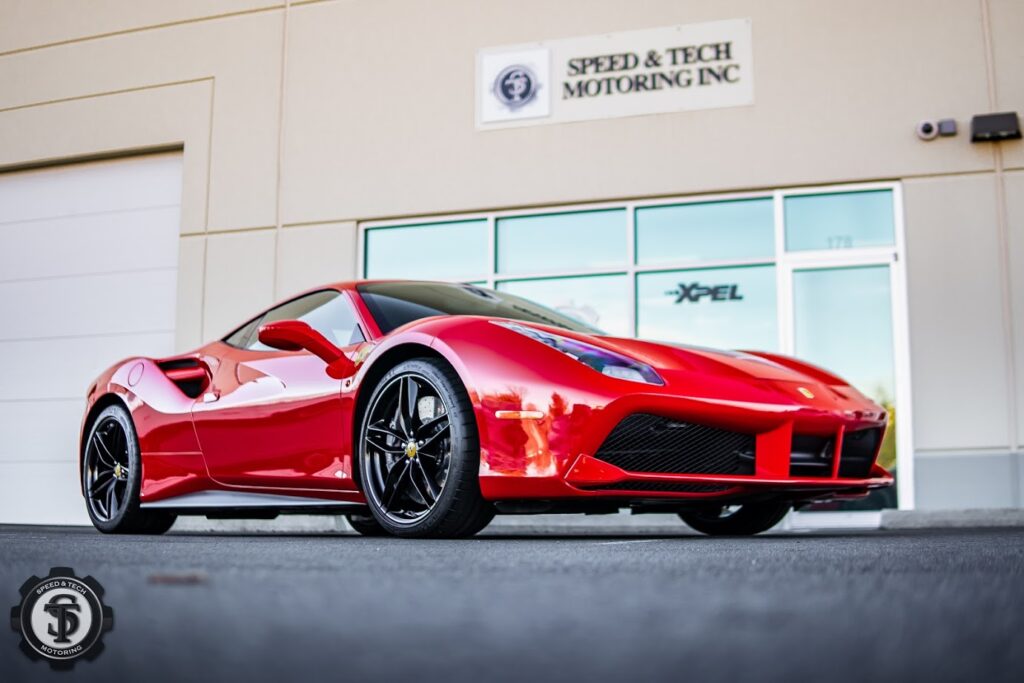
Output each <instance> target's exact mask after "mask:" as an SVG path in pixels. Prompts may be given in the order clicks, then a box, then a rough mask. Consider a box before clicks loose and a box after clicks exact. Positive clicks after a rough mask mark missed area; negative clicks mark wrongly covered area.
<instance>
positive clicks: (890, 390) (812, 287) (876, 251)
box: [776, 186, 911, 510]
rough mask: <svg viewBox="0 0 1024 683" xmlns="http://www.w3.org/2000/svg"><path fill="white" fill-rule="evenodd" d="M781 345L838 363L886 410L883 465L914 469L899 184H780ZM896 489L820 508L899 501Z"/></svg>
mask: <svg viewBox="0 0 1024 683" xmlns="http://www.w3.org/2000/svg"><path fill="white" fill-rule="evenodd" d="M779 200H780V201H779V202H778V203H777V210H778V211H779V214H780V215H779V216H778V219H779V220H778V221H777V226H778V232H777V235H776V239H777V245H778V247H779V253H780V259H779V266H778V270H779V299H780V328H781V330H780V331H781V346H782V348H783V349H784V352H786V353H788V354H791V355H793V356H796V357H797V358H801V359H804V360H807V361H809V362H811V363H814V364H816V365H820V366H822V367H824V368H828V369H829V370H831V371H833V372H835V373H836V374H838V375H839V376H840V377H843V378H844V379H846V380H847V381H849V382H850V383H851V384H852V385H853V386H855V387H857V388H858V389H859V390H860V391H861V392H863V393H864V394H865V395H867V396H869V397H870V398H872V399H873V400H875V401H876V402H877V403H879V404H880V405H882V406H883V407H885V408H886V409H887V410H888V411H889V429H888V430H887V431H886V435H885V439H884V441H883V443H882V447H881V450H880V452H879V458H878V462H879V464H880V465H882V466H883V467H885V468H886V469H888V470H889V471H891V472H893V474H894V475H896V477H897V482H898V484H899V486H898V488H899V490H900V491H907V492H909V489H908V488H907V484H906V482H903V481H902V480H901V478H907V477H910V476H911V474H910V472H909V467H906V468H904V467H900V465H901V464H903V463H905V462H909V461H910V456H911V445H910V440H909V439H910V430H909V429H906V428H901V426H903V425H905V424H906V421H904V419H905V418H907V417H908V413H909V398H908V396H909V394H908V391H909V389H908V374H909V369H908V368H907V365H908V359H907V355H906V336H905V335H906V330H905V325H906V320H905V316H904V315H903V306H902V302H903V297H904V294H903V292H904V284H903V272H902V263H901V261H900V260H899V253H900V247H899V240H900V239H901V231H900V230H899V229H898V228H899V226H898V219H899V207H898V203H899V201H898V187H892V186H890V187H867V188H864V189H858V188H842V189H841V190H839V191H834V192H828V191H822V190H814V191H794V192H784V193H780V197H779ZM907 498H908V500H907V501H900V497H899V496H897V489H896V488H893V489H886V490H882V491H875V492H872V493H871V495H870V496H869V497H868V498H866V499H863V500H858V501H849V502H844V503H834V504H827V505H825V506H817V507H816V508H814V509H841V510H877V509H879V508H883V507H897V505H898V503H900V502H903V503H904V504H905V505H906V504H909V502H910V501H909V499H910V495H908V496H907Z"/></svg>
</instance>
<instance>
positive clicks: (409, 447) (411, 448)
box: [405, 441, 419, 458]
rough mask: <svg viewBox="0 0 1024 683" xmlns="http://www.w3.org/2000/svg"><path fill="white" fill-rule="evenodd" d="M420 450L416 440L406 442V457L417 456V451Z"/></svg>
mask: <svg viewBox="0 0 1024 683" xmlns="http://www.w3.org/2000/svg"><path fill="white" fill-rule="evenodd" d="M418 450H419V449H418V448H417V447H416V442H415V441H410V442H409V443H407V444H405V455H406V457H409V458H415V457H416V451H418Z"/></svg>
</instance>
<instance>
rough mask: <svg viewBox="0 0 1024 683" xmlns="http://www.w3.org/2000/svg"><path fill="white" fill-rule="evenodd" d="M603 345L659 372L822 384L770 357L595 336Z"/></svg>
mask: <svg viewBox="0 0 1024 683" xmlns="http://www.w3.org/2000/svg"><path fill="white" fill-rule="evenodd" d="M595 339H597V340H599V341H600V342H602V344H601V345H602V346H606V347H607V348H609V349H612V350H614V351H618V352H619V353H623V354H625V355H627V356H630V357H632V358H636V359H637V360H641V361H643V362H645V363H647V364H648V365H651V366H652V367H654V368H656V369H659V370H670V371H671V370H679V371H683V372H700V373H713V374H726V375H735V376H743V377H747V378H751V379H765V380H771V381H781V382H815V383H817V382H820V381H821V378H820V377H813V376H809V375H808V374H805V373H803V372H799V371H798V370H796V369H794V368H793V367H787V366H786V365H783V364H781V363H779V362H777V361H775V360H772V359H771V358H770V357H766V356H763V355H759V354H757V353H755V352H747V351H726V350H720V349H711V348H707V347H702V346H689V345H685V344H673V343H667V342H650V341H643V340H640V339H627V338H623V337H595Z"/></svg>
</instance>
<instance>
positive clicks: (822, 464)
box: [789, 434, 835, 477]
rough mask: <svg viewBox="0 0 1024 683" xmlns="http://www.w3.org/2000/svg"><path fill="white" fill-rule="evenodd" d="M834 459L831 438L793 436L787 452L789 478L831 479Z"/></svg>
mask: <svg viewBox="0 0 1024 683" xmlns="http://www.w3.org/2000/svg"><path fill="white" fill-rule="evenodd" d="M834 457H835V441H834V440H833V439H832V437H830V436H814V435H812V434H794V435H793V441H792V444H791V446H790V452H789V476H791V477H831V476H832V459H833V458H834Z"/></svg>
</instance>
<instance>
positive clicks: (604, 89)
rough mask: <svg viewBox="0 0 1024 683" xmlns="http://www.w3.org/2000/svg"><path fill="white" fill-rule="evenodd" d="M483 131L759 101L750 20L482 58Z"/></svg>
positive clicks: (499, 50)
mask: <svg viewBox="0 0 1024 683" xmlns="http://www.w3.org/2000/svg"><path fill="white" fill-rule="evenodd" d="M476 70H477V84H476V88H477V97H476V102H477V105H476V107H477V109H476V125H477V128H478V129H481V130H485V129H490V128H508V127H511V126H528V125H537V124H544V123H566V122H569V121H588V120H593V119H607V118H614V117H620V116H640V115H643V114H662V113H665V112H673V111H686V110H691V109H714V108H719V107H738V106H744V105H749V104H753V103H754V64H753V46H752V42H751V22H750V20H749V19H730V20H726V21H712V22H706V23H702V24H686V25H680V26H668V27H665V28H654V29H645V30H640V31H625V32H621V33H609V34H605V35H598V36H586V37H583V38H567V39H564V40H552V41H546V42H542V43H534V44H531V45H520V46H511V47H495V48H486V49H483V50H480V51H479V52H478V53H477V69H476Z"/></svg>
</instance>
